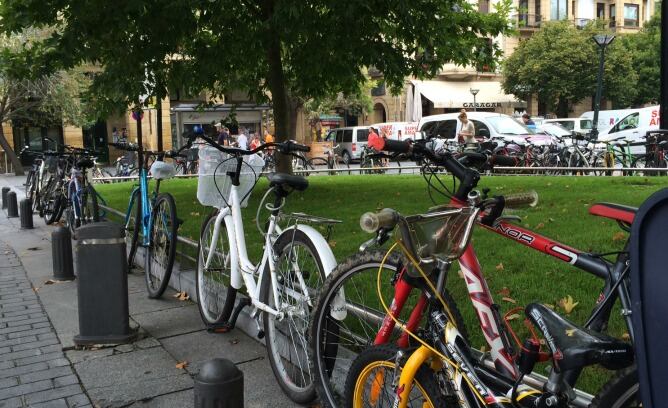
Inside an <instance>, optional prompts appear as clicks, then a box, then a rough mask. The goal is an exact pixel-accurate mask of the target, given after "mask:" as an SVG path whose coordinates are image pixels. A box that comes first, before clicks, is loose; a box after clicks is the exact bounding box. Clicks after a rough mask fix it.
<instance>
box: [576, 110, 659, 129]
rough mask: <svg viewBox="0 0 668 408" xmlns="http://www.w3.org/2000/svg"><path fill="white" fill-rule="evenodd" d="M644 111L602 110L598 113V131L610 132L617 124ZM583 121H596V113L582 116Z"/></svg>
mask: <svg viewBox="0 0 668 408" xmlns="http://www.w3.org/2000/svg"><path fill="white" fill-rule="evenodd" d="M642 109H646V108H638V109H611V110H602V111H599V112H598V126H597V128H598V131H599V133H600V132H602V131H604V130H608V129H610V128H611V127H613V126H614V125H615V123H617V122H619V121H621V120H622V119H624V118H625V117H627V116H628V115H630V114H632V113H635V112H639V111H640V110H642ZM580 118H581V119H591V120H592V121H593V119H594V111H589V112H585V113H583V114H582V115H580Z"/></svg>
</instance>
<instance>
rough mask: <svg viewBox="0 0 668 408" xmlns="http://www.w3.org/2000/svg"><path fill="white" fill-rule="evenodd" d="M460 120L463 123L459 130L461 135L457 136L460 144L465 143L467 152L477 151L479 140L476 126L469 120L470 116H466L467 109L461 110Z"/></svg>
mask: <svg viewBox="0 0 668 408" xmlns="http://www.w3.org/2000/svg"><path fill="white" fill-rule="evenodd" d="M458 118H459V121H460V122H461V123H462V127H461V129H460V130H459V134H458V135H457V136H458V137H459V141H460V143H464V144H465V145H466V146H465V148H466V149H467V150H469V149H477V148H478V140H477V139H476V138H475V126H473V122H471V121H470V120H469V119H468V115H467V114H466V110H465V109H462V110H461V112H460V114H459V116H458Z"/></svg>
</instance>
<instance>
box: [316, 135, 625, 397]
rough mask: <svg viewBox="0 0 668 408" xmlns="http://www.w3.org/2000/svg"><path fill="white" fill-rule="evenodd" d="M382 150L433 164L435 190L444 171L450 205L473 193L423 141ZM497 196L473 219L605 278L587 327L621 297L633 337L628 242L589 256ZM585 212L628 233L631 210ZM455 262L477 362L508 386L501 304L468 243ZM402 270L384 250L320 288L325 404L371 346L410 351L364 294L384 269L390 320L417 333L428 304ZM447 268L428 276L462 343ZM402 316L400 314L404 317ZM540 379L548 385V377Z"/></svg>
mask: <svg viewBox="0 0 668 408" xmlns="http://www.w3.org/2000/svg"><path fill="white" fill-rule="evenodd" d="M385 150H386V151H391V152H399V153H411V154H413V155H414V156H422V157H425V158H426V159H427V162H429V163H431V164H429V165H426V166H425V167H424V168H423V175H424V176H425V179H427V181H428V182H429V184H430V186H432V187H433V186H434V185H436V186H439V187H444V186H445V185H444V184H443V183H442V182H441V181H440V180H438V182H436V181H434V180H433V178H434V177H435V176H437V172H438V170H439V169H442V168H445V169H446V170H447V171H448V172H449V173H450V174H452V175H453V176H454V177H455V178H456V179H457V180H458V181H459V186H458V188H457V189H456V191H455V192H454V193H452V194H449V195H450V198H451V201H450V203H449V206H450V207H455V208H457V207H462V206H464V205H465V204H466V203H467V200H468V199H469V198H470V195H474V194H476V191H475V190H474V189H475V187H476V186H477V184H478V181H479V179H480V176H479V174H478V172H477V171H475V170H471V169H468V168H466V167H464V166H462V165H461V164H460V162H458V161H457V160H456V159H454V158H453V157H452V155H451V154H450V153H449V152H442V153H441V154H436V153H434V152H432V151H431V150H430V149H429V148H428V147H427V146H426V145H425V144H424V143H416V144H413V145H409V144H407V143H405V142H396V141H387V142H386V144H385ZM436 178H437V177H436ZM446 193H449V192H446ZM497 198H498V203H499V205H497V206H495V207H494V208H492V209H491V210H490V211H488V212H486V213H484V214H482V215H481V216H480V218H479V219H478V221H479V223H480V224H481V225H482V226H483V227H485V228H486V229H488V230H489V231H492V232H495V233H497V234H499V235H502V236H504V237H507V238H510V239H511V240H513V241H515V242H518V243H520V244H522V245H525V246H528V247H530V248H533V249H535V250H537V251H539V252H541V253H544V254H547V255H550V256H552V257H554V258H557V259H559V260H561V261H563V262H566V263H569V264H571V265H573V266H574V267H576V268H578V269H581V270H583V271H585V272H588V273H591V274H593V275H594V276H596V277H599V278H601V279H603V280H604V285H603V288H602V290H601V292H600V295H599V297H598V300H597V304H596V306H595V307H594V309H593V310H592V312H591V315H590V318H589V319H588V321H587V322H586V324H585V327H586V328H587V329H589V330H592V331H595V332H601V331H604V330H605V329H606V328H607V325H608V322H609V318H610V315H611V311H612V308H613V305H614V303H615V301H616V300H617V299H619V300H620V302H621V306H622V314H623V315H624V319H625V323H626V325H627V327H628V332H629V333H630V335H631V338H633V326H632V322H631V317H630V312H629V311H630V310H631V307H630V296H629V293H630V292H629V278H628V273H629V267H628V266H627V260H628V253H627V252H626V245H628V242H627V244H626V245H625V247H624V250H623V251H620V252H619V253H617V258H616V261H615V262H614V263H613V262H610V261H608V260H607V259H605V258H604V257H603V255H606V254H592V253H587V252H585V251H581V250H578V249H575V248H572V247H570V246H568V245H565V244H562V243H559V242H557V241H554V240H552V239H550V238H548V237H545V236H542V235H540V234H537V233H536V232H534V231H531V230H528V229H526V228H523V227H521V226H519V225H517V224H516V223H513V222H512V221H513V217H509V216H505V215H503V209H504V207H505V204H506V203H505V199H504V197H502V196H499V197H497ZM508 204H512V203H511V202H509V203H508ZM589 211H590V213H591V214H592V215H596V216H601V217H606V218H610V219H613V220H615V221H617V222H618V223H619V224H620V226H621V227H622V228H624V229H626V230H628V227H629V225H630V224H631V222H632V221H633V217H634V215H635V209H634V208H630V207H625V206H620V205H616V204H596V205H594V206H592V207H591V208H590V210H589ZM389 234H390V231H388V230H387V229H384V228H380V229H379V230H378V234H377V236H376V238H374V240H373V241H374V242H375V243H377V244H382V243H384V242H385V241H386V240H387V239H388V236H389ZM607 255H610V254H607ZM459 264H460V266H461V270H462V273H463V277H464V279H465V281H466V287H467V290H468V294H469V298H470V300H471V303H472V304H473V307H474V308H475V310H476V314H477V317H478V320H479V324H480V328H481V330H482V332H483V335H484V337H485V340H486V342H487V345H488V347H489V352H487V353H484V354H483V355H481V356H479V357H480V358H485V359H487V360H488V363H489V364H488V365H489V366H490V368H491V369H493V370H494V372H495V373H497V374H498V375H499V376H500V377H502V378H504V379H506V380H510V381H512V380H514V379H516V378H517V376H518V369H517V363H516V361H515V359H514V358H513V356H515V355H516V354H517V350H516V346H515V345H514V344H513V343H512V342H511V338H510V335H511V334H510V333H509V330H508V329H507V328H506V327H505V325H504V319H502V317H501V316H500V313H499V308H498V306H497V305H496V304H495V303H494V301H493V297H492V294H491V292H490V290H489V288H488V285H487V282H486V280H485V277H484V275H483V272H482V269H481V267H480V263H479V262H478V258H477V256H476V253H475V250H474V248H473V245H472V244H469V245H468V246H467V247H466V249H465V250H464V252H463V254H462V255H461V257H460V258H459ZM407 266H408V265H407V263H405V262H403V261H402V259H401V257H398V256H394V257H393V256H389V257H388V256H386V254H385V252H383V251H366V252H362V253H360V254H357V255H354V256H352V257H350V258H348V259H347V260H346V261H344V262H342V263H340V264H339V266H338V267H337V269H336V270H335V271H334V272H333V273H332V274H331V275H330V277H329V278H328V279H327V281H326V282H325V284H324V285H323V288H322V292H321V295H320V296H319V299H318V302H317V305H316V307H315V308H314V310H313V315H312V318H311V320H310V322H311V323H310V324H311V327H310V339H309V347H310V351H311V353H312V359H311V361H312V364H313V367H312V369H313V375H314V376H315V383H316V385H317V387H318V393H319V396H320V398H321V400H322V402H323V403H324V404H326V405H328V406H333V407H337V406H342V405H341V402H340V401H341V400H340V398H341V396H342V395H343V382H344V381H345V373H346V372H347V371H348V369H349V367H350V364H351V362H352V360H353V359H354V358H355V356H356V354H357V353H358V352H359V351H361V350H362V349H364V348H366V347H368V346H370V345H372V344H385V343H389V342H396V343H397V345H398V346H399V347H402V348H405V347H407V346H409V338H408V336H407V335H406V332H405V331H402V330H399V329H398V328H397V327H395V319H393V318H392V316H389V315H388V314H386V313H385V312H384V310H383V309H382V308H381V307H379V306H378V304H377V303H374V301H376V300H377V299H375V298H377V296H376V294H375V291H370V290H369V287H370V286H372V285H374V284H373V282H375V281H376V280H375V278H376V276H377V274H378V273H379V268H381V267H383V268H385V269H387V270H389V272H391V273H392V275H393V280H392V285H393V287H392V288H391V289H390V290H389V292H390V293H388V295H389V296H388V297H389V298H391V299H392V303H391V304H390V306H389V309H390V312H391V313H392V315H393V316H394V317H395V318H397V319H399V320H401V321H403V322H404V324H405V328H406V329H407V330H410V331H411V332H419V330H420V324H421V322H422V321H423V318H424V312H425V308H426V306H427V299H426V298H425V296H424V294H423V293H421V292H420V291H415V290H413V289H414V288H415V286H416V281H415V278H413V277H411V273H410V271H409V270H408V269H409V268H407ZM449 266H450V264H449V263H446V262H440V263H438V264H437V265H435V267H434V271H433V273H432V275H431V276H432V277H434V279H435V282H434V286H435V287H436V289H437V290H438V291H439V292H440V293H441V296H442V297H443V299H444V300H445V302H446V303H447V304H448V308H449V309H450V310H451V311H452V312H453V313H452V317H453V319H454V320H455V321H454V322H453V323H454V324H455V325H456V326H457V327H458V328H460V327H461V328H462V329H460V332H462V336H463V337H464V338H467V337H468V336H467V333H466V331H465V329H463V323H462V322H463V320H462V318H461V315H460V313H459V311H458V309H457V307H456V305H455V304H454V301H453V299H452V297H451V296H450V295H449V293H448V291H447V288H446V285H445V281H446V277H447V271H448V268H449ZM416 292H417V293H416ZM406 307H409V310H404V309H405V308H406ZM402 312H404V314H403V315H402ZM580 372H581V370H580V369H574V370H570V371H564V372H561V373H556V372H554V371H553V372H552V373H550V375H549V378H548V379H547V383H550V382H554V381H564V382H565V383H566V384H568V385H570V386H571V387H572V386H573V385H574V384H575V383H576V381H577V379H578V377H579V375H580ZM636 378H637V377H636V373H635V370H634V369H627V370H624V371H621V372H619V373H618V375H617V377H616V378H613V379H612V380H611V382H610V383H609V384H608V386H604V387H603V389H602V392H601V393H600V394H599V395H598V396H597V398H595V399H594V404H595V405H594V406H602V407H608V406H612V404H611V403H610V401H614V402H619V398H621V396H620V395H617V394H620V393H621V388H620V387H619V386H617V387H612V386H609V385H610V384H613V385H614V384H620V383H621V384H629V386H631V385H634V384H636V385H637V380H636ZM533 380H534V382H533V383H531V379H529V380H528V381H527V382H528V383H529V385H533V386H540V385H541V384H540V382H541V379H536V378H534V379H533ZM542 381H543V382H545V379H542ZM624 391H625V392H626V391H628V386H627V387H626V388H624ZM574 395H575V397H574V399H573V405H575V406H587V405H588V404H589V402H590V401H589V400H588V399H589V398H587V395H586V394H584V393H580V392H576V391H574ZM625 395H626V396H625V398H627V400H628V401H633V400H634V398H637V388H636V391H635V392H634V393H633V392H632V393H626V394H625ZM622 406H623V405H622Z"/></svg>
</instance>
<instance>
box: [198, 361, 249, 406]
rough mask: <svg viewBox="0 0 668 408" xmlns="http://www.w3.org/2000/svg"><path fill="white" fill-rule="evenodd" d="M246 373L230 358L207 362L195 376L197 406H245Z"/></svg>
mask: <svg viewBox="0 0 668 408" xmlns="http://www.w3.org/2000/svg"><path fill="white" fill-rule="evenodd" d="M243 406H244V373H243V372H241V370H239V369H238V368H237V366H236V365H234V363H232V362H231V361H230V360H225V359H222V358H214V359H212V360H209V361H207V362H205V363H204V364H203V365H202V368H200V370H199V374H197V376H195V408H243Z"/></svg>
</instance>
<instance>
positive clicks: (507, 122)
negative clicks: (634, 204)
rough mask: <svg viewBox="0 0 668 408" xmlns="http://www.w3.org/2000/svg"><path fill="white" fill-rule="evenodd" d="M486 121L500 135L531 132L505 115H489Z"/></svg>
mask: <svg viewBox="0 0 668 408" xmlns="http://www.w3.org/2000/svg"><path fill="white" fill-rule="evenodd" d="M487 122H488V123H489V124H490V125H492V127H493V128H494V130H496V133H498V134H501V135H526V134H530V133H532V132H531V131H530V130H529V129H528V128H527V127H526V126H524V125H523V124H520V123H519V122H518V121H516V120H515V119H513V118H511V117H510V116H506V115H499V116H490V117H489V118H487Z"/></svg>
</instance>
